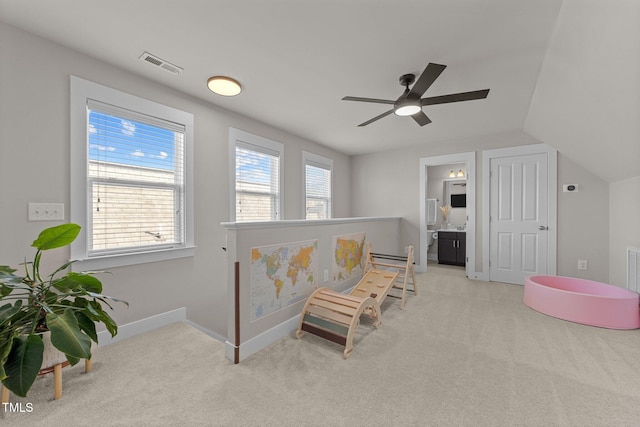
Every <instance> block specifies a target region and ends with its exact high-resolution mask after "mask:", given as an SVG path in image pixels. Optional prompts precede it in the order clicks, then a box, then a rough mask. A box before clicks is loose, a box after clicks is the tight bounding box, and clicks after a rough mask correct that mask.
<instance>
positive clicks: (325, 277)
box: [324, 270, 329, 282]
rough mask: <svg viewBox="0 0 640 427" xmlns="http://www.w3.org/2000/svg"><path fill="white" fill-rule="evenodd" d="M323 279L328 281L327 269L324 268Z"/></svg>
mask: <svg viewBox="0 0 640 427" xmlns="http://www.w3.org/2000/svg"><path fill="white" fill-rule="evenodd" d="M324 281H325V282H328V281H329V270H325V271H324Z"/></svg>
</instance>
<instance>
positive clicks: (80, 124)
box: [69, 76, 195, 270]
mask: <svg viewBox="0 0 640 427" xmlns="http://www.w3.org/2000/svg"><path fill="white" fill-rule="evenodd" d="M70 77H71V109H70V114H71V120H70V122H71V123H70V124H71V129H70V136H71V168H70V169H71V171H70V172H71V206H70V210H69V212H70V214H69V216H70V221H71V222H74V223H76V224H79V225H80V226H81V227H82V230H81V231H80V235H79V236H78V238H77V239H76V240H75V241H74V242H73V243H72V244H71V259H73V260H76V261H77V262H76V263H75V264H74V266H76V267H77V268H78V269H80V270H99V269H103V268H111V267H119V266H125V265H134V264H141V263H145V262H155V261H164V260H169V259H175V258H184V257H188V256H193V255H194V253H195V242H194V216H193V206H194V205H193V197H194V194H193V114H190V113H187V112H184V111H181V110H177V109H175V108H172V107H168V106H166V105H162V104H158V103H156V102H153V101H149V100H146V99H143V98H139V97H137V96H134V95H130V94H128V93H124V92H121V91H119V90H116V89H112V88H109V87H106V86H102V85H99V84H97V83H93V82H90V81H87V80H84V79H81V78H79V77H76V76H70ZM88 99H95V100H97V101H100V102H103V103H106V104H111V105H114V106H117V107H120V108H125V109H129V110H131V111H136V112H140V113H144V114H147V115H149V116H153V117H158V118H162V119H165V120H168V121H172V122H176V123H180V124H182V125H184V126H185V153H184V165H183V168H184V180H185V188H184V197H185V202H184V203H185V212H184V222H185V242H184V246H181V247H174V248H168V249H155V250H149V251H145V252H129V253H125V254H113V255H104V256H92V257H90V258H89V257H88V256H87V253H88V243H87V242H88V236H87V233H86V231H87V229H88V227H87V206H88V200H87V198H88V194H89V191H88V189H87V165H88V153H87V150H88V144H87V137H88V135H87V122H88V117H87V100H88Z"/></svg>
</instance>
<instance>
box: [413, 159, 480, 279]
mask: <svg viewBox="0 0 640 427" xmlns="http://www.w3.org/2000/svg"><path fill="white" fill-rule="evenodd" d="M454 163H457V164H464V165H465V167H466V170H467V237H466V245H467V248H466V249H467V250H466V252H467V262H466V267H465V268H466V271H467V277H469V278H470V279H477V278H478V276H477V273H476V152H475V151H471V152H466V153H457V154H447V155H444V156H432V157H421V158H420V251H419V254H420V259H419V260H418V261H419V264H417V265H416V266H415V268H416V271H418V272H421V273H424V272H426V271H427V249H426V248H427V215H426V212H427V209H426V203H427V178H428V176H427V167H429V166H440V165H448V164H454Z"/></svg>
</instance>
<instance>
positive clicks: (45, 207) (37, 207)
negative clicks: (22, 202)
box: [28, 203, 64, 221]
mask: <svg viewBox="0 0 640 427" xmlns="http://www.w3.org/2000/svg"><path fill="white" fill-rule="evenodd" d="M28 218H29V221H63V220H64V203H29V217H28Z"/></svg>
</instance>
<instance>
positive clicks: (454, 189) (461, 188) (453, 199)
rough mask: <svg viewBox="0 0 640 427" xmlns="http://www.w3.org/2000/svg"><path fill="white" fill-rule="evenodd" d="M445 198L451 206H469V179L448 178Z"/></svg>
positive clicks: (445, 182)
mask: <svg viewBox="0 0 640 427" xmlns="http://www.w3.org/2000/svg"><path fill="white" fill-rule="evenodd" d="M443 194H444V200H445V203H447V204H449V205H451V208H452V209H453V208H466V207H467V180H466V179H447V180H445V181H444V190H443Z"/></svg>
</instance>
